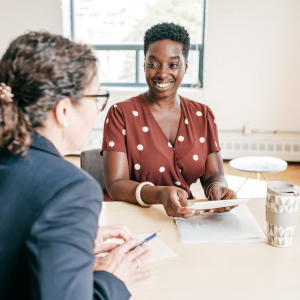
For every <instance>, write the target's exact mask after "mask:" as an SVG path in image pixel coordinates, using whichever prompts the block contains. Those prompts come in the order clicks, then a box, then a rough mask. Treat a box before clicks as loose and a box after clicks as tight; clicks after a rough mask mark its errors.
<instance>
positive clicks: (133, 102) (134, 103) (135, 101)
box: [110, 95, 142, 111]
mask: <svg viewBox="0 0 300 300" xmlns="http://www.w3.org/2000/svg"><path fill="white" fill-rule="evenodd" d="M141 101H142V96H141V95H138V96H135V97H132V98H129V99H126V100H124V101H121V102H117V103H115V104H114V105H112V106H111V107H110V110H114V109H115V110H119V111H127V110H129V109H134V108H137V107H140V106H141V105H142V102H141Z"/></svg>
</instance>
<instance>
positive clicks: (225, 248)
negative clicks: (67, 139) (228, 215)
mask: <svg viewBox="0 0 300 300" xmlns="http://www.w3.org/2000/svg"><path fill="white" fill-rule="evenodd" d="M248 207H249V209H250V210H251V212H252V214H253V215H254V217H255V219H256V220H257V222H258V224H259V225H260V226H261V228H262V230H263V232H264V233H265V234H267V226H266V221H265V211H264V207H265V198H257V199H252V200H251V201H250V202H249V204H248ZM100 224H101V225H110V224H124V225H126V226H127V227H128V228H129V229H130V230H131V231H132V232H133V233H134V234H141V233H152V232H155V231H158V230H160V229H163V230H164V232H163V233H162V234H161V235H160V236H159V238H160V239H161V240H162V241H164V242H165V243H166V244H167V245H168V246H169V247H170V248H171V249H172V250H173V251H174V252H176V254H177V255H178V256H177V257H174V258H168V259H164V260H158V261H153V262H148V263H145V264H144V265H143V266H142V267H141V270H147V269H152V270H155V271H156V275H155V276H154V277H153V278H151V279H148V280H144V281H140V282H137V283H134V284H133V285H131V286H130V292H131V294H132V298H131V299H132V300H138V299H139V300H148V299H149V300H160V299H164V300H168V299H172V300H176V299H180V300H185V299H187V300H191V299H203V300H204V299H205V300H214V299H218V300H226V299H230V300H234V299H241V300H246V299H254V300H259V299H266V300H267V299H268V300H269V299H270V300H277V299H278V300H279V299H280V300H294V299H298V300H299V299H300V288H299V282H300V228H299V226H300V225H299V223H298V226H297V228H296V232H295V236H294V240H293V245H292V246H291V247H289V248H276V247H273V246H271V245H269V244H268V243H245V244H217V243H215V244H214V243H212V244H183V243H181V242H179V240H178V235H177V228H176V225H175V223H174V221H173V218H170V217H168V216H167V215H166V213H165V212H164V209H163V207H162V206H161V205H154V206H152V207H151V208H142V207H140V206H137V205H133V204H128V203H122V202H106V203H104V204H103V210H102V212H101V215H100Z"/></svg>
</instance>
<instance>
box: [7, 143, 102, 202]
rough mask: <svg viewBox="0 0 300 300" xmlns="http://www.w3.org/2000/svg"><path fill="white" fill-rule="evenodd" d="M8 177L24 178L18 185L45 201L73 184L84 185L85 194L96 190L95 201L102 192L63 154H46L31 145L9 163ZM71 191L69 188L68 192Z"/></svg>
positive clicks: (89, 177) (95, 183) (97, 185)
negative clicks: (96, 196) (22, 155)
mask: <svg viewBox="0 0 300 300" xmlns="http://www.w3.org/2000/svg"><path fill="white" fill-rule="evenodd" d="M9 175H10V177H12V178H13V177H15V178H19V179H20V181H22V180H21V178H26V183H27V184H26V185H25V184H22V183H21V184H20V185H21V186H22V189H23V190H24V192H25V193H27V194H32V193H31V192H30V191H29V190H32V191H34V192H33V193H34V194H35V195H36V196H37V198H39V197H40V196H41V195H42V194H44V197H45V201H47V200H46V199H50V198H52V197H53V195H55V194H56V193H58V192H59V191H60V190H64V189H66V188H67V187H69V186H72V185H73V184H77V185H81V187H82V186H84V185H87V186H88V188H87V189H85V193H86V195H87V196H88V195H89V194H90V193H97V194H98V195H99V196H98V197H99V200H101V198H102V193H101V189H100V186H99V184H98V183H97V182H96V181H95V180H94V179H93V178H92V177H91V176H90V175H89V174H87V173H86V172H84V171H83V170H80V169H79V168H78V167H76V166H75V165H73V164H71V163H70V162H68V161H66V160H65V159H64V158H63V157H61V156H58V155H54V154H52V153H48V152H46V151H43V150H41V149H36V148H31V149H30V151H29V152H28V154H27V155H25V156H24V157H21V158H18V159H17V160H15V162H14V163H13V164H12V166H11V171H10V174H9ZM71 192H72V191H71V190H70V193H71Z"/></svg>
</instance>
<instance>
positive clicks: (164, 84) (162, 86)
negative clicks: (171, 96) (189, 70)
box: [154, 81, 174, 88]
mask: <svg viewBox="0 0 300 300" xmlns="http://www.w3.org/2000/svg"><path fill="white" fill-rule="evenodd" d="M173 82H174V81H171V82H165V83H159V82H156V81H154V83H155V85H156V86H158V87H160V88H165V87H168V86H170V85H171V84H172V83H173Z"/></svg>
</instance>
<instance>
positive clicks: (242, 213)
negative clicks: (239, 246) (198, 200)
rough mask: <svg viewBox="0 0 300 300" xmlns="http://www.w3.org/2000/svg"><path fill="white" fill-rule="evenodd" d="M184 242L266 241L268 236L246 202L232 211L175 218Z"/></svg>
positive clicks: (180, 236)
mask: <svg viewBox="0 0 300 300" xmlns="http://www.w3.org/2000/svg"><path fill="white" fill-rule="evenodd" d="M174 219H175V222H176V225H177V229H178V234H179V240H180V241H181V242H182V243H214V242H216V243H246V242H264V241H266V236H265V235H264V233H263V232H262V230H261V228H260V227H259V225H258V224H257V222H256V220H255V219H254V217H253V215H252V214H251V212H250V210H249V209H248V207H247V205H246V204H240V205H239V206H238V207H235V208H234V209H233V210H231V211H230V212H226V213H213V214H208V213H207V214H204V215H198V216H195V217H192V218H189V219H182V218H174Z"/></svg>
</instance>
